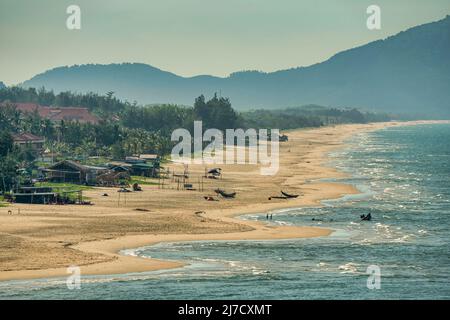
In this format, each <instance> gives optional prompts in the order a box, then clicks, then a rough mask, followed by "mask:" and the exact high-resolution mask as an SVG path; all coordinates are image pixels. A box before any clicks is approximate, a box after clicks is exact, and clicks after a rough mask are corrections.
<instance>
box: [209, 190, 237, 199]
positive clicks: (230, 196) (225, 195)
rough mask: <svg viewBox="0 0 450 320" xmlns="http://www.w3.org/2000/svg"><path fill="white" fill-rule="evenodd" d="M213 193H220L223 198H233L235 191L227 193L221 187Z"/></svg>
mask: <svg viewBox="0 0 450 320" xmlns="http://www.w3.org/2000/svg"><path fill="white" fill-rule="evenodd" d="M214 192H215V193H217V194H220V195H221V196H222V197H224V198H234V197H236V192H232V193H228V192H225V191H223V190H221V189H216V190H214Z"/></svg>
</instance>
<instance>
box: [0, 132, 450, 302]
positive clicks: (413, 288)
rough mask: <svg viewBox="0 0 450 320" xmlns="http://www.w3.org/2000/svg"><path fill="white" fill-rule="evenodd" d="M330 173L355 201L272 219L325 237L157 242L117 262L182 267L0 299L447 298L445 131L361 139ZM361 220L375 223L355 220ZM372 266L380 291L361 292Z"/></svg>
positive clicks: (3, 289) (28, 289)
mask: <svg viewBox="0 0 450 320" xmlns="http://www.w3.org/2000/svg"><path fill="white" fill-rule="evenodd" d="M330 165H335V166H337V167H338V168H340V169H341V170H343V171H346V172H348V173H349V174H350V176H351V177H350V178H348V179H343V180H340V182H342V181H343V182H346V183H351V184H354V185H355V186H357V187H358V188H359V190H361V194H358V195H352V196H345V197H343V198H341V199H337V200H332V201H324V202H323V204H324V205H323V206H322V207H317V208H302V209H286V210H280V211H275V212H273V220H272V221H271V222H270V223H273V224H289V225H311V226H323V227H328V228H332V229H333V230H334V233H333V234H332V235H331V236H329V237H322V238H315V239H303V240H289V241H287V240H283V241H214V242H205V241H198V242H186V243H164V244H159V245H156V246H152V247H146V248H139V249H134V250H127V251H126V252H124V253H125V254H134V255H139V256H143V257H153V258H160V259H169V260H181V261H184V262H186V263H187V264H188V265H187V266H186V267H183V268H178V269H173V270H166V271H158V272H149V273H140V274H127V275H117V276H116V275H113V276H111V275H108V276H100V277H99V276H85V277H82V282H81V289H80V290H69V289H68V288H67V286H66V282H65V281H66V280H65V279H41V280H32V281H8V282H0V299H449V298H450V237H449V232H450V125H448V124H436V125H420V126H404V127H394V128H388V129H383V130H379V131H375V132H371V133H363V134H359V135H357V136H355V137H353V138H352V139H351V140H350V141H349V145H348V147H347V148H345V149H343V150H340V151H338V152H335V153H333V154H332V161H331V163H330ZM368 212H371V213H372V216H373V220H372V221H370V222H368V221H364V222H362V221H360V219H359V216H360V215H361V214H366V213H368ZM242 218H243V219H257V220H261V221H265V213H262V214H261V215H247V216H243V217H242ZM313 219H314V220H313ZM372 265H375V266H377V267H378V268H379V270H380V272H381V275H380V288H379V289H369V288H368V286H367V281H368V277H369V274H368V273H367V268H368V267H369V266H372Z"/></svg>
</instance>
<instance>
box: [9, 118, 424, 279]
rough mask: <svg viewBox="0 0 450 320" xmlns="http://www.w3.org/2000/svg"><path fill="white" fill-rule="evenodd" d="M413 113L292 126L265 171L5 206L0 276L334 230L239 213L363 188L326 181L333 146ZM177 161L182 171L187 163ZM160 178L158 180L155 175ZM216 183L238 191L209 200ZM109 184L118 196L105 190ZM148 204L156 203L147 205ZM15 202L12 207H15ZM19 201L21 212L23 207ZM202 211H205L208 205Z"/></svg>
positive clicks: (198, 171) (139, 261)
mask: <svg viewBox="0 0 450 320" xmlns="http://www.w3.org/2000/svg"><path fill="white" fill-rule="evenodd" d="M418 123H423V122H421V121H416V122H408V123H396V122H389V123H376V124H367V125H362V124H356V125H339V126H335V127H331V126H330V127H324V128H318V129H304V130H296V131H291V132H289V133H288V135H289V141H288V142H285V143H281V144H280V170H279V171H278V173H277V175H275V176H262V175H260V171H259V167H258V166H256V165H221V166H220V167H221V168H222V169H223V178H222V179H219V180H213V179H205V180H204V191H203V192H200V191H179V190H176V189H177V183H176V182H172V181H171V180H166V181H165V188H164V189H159V188H158V185H157V184H155V185H144V186H143V192H133V193H129V194H127V195H126V196H125V195H124V194H121V198H120V200H119V193H118V192H117V189H115V188H93V189H92V190H89V191H86V192H85V193H84V195H85V196H87V197H88V198H89V199H90V201H92V202H93V203H94V204H95V205H93V206H75V205H70V206H69V205H67V206H44V205H22V204H13V205H10V206H8V207H0V280H12V279H29V278H44V277H55V276H66V275H67V272H66V270H67V267H69V266H71V265H76V266H80V267H81V272H82V274H119V273H131V272H143V271H151V270H157V269H162V268H175V267H180V266H182V264H181V263H176V262H168V261H159V260H155V259H144V258H138V257H131V256H122V255H120V254H118V251H120V250H122V249H127V248H137V247H141V246H144V245H151V244H155V243H158V242H164V241H189V240H245V239H247V240H250V239H254V240H256V239H258V240H263V239H288V238H304V237H319V236H327V235H329V234H330V233H331V232H332V230H329V229H324V228H315V227H292V226H277V227H275V226H268V225H266V224H262V223H258V222H254V221H242V220H239V219H236V218H234V216H236V215H240V214H244V213H264V212H267V211H270V210H274V209H281V208H287V207H301V206H311V205H318V204H319V203H320V200H323V199H332V198H338V197H341V196H342V195H344V194H353V193H357V192H358V191H357V190H356V189H355V188H354V187H353V186H351V185H345V184H341V183H330V182H320V181H318V180H319V179H323V178H339V177H343V176H344V174H343V173H341V172H338V171H337V170H336V169H334V168H332V167H329V166H327V165H326V161H327V153H328V152H330V151H332V150H333V149H336V148H339V147H342V146H343V145H344V141H345V140H346V139H347V138H349V137H350V136H352V135H354V134H356V133H359V132H367V131H371V130H376V129H381V128H384V127H388V126H396V125H405V124H408V125H414V124H418ZM169 167H170V168H171V170H175V171H176V172H178V173H182V172H183V166H182V165H180V164H170V165H169ZM204 172H205V166H204V165H190V166H189V175H190V181H189V183H192V184H193V187H194V188H197V189H198V187H199V184H198V181H199V179H200V177H201V176H202V175H204ZM153 181H154V182H155V183H157V180H153ZM217 187H220V188H223V189H225V190H227V191H235V192H237V197H236V199H220V201H217V202H216V201H206V200H205V199H204V198H203V197H204V196H205V195H211V196H215V194H214V192H213V190H214V189H215V188H217ZM280 190H284V191H287V192H290V193H301V194H302V195H301V196H300V197H299V198H297V199H290V200H282V199H272V200H269V199H268V198H269V197H270V196H271V195H277V194H279V192H280ZM104 193H107V194H108V195H109V196H108V197H104V196H102V195H103V194H104ZM136 209H145V210H148V211H138V210H136ZM9 210H11V211H12V212H13V215H8V211H9ZM19 210H20V214H18V212H19ZM200 211H201V212H202V213H199V212H200Z"/></svg>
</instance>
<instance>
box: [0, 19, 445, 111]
mask: <svg viewBox="0 0 450 320" xmlns="http://www.w3.org/2000/svg"><path fill="white" fill-rule="evenodd" d="M317 41H320V39H318V40H317ZM181 51H182V50H181ZM180 59H183V56H182V54H181V55H180ZM186 63H189V61H186ZM21 85H22V86H24V87H35V88H39V87H42V86H43V87H45V88H47V89H53V90H54V91H55V92H60V91H66V90H71V91H75V92H89V91H93V92H97V93H106V92H109V91H114V92H115V95H116V96H117V97H119V98H122V99H126V100H128V101H130V102H132V101H137V102H138V103H141V104H151V103H176V104H184V105H192V103H193V101H194V98H195V97H197V96H198V95H200V94H205V95H206V96H211V95H212V94H214V92H218V93H221V94H222V95H223V96H226V97H230V99H231V102H232V104H233V107H235V108H237V109H241V110H242V109H256V108H272V109H273V108H285V107H289V106H299V105H303V104H320V105H330V106H336V107H357V108H365V109H370V110H379V111H389V112H396V113H420V114H427V115H440V116H445V117H450V16H447V17H446V18H444V19H443V20H440V21H437V22H432V23H428V24H424V25H421V26H417V27H414V28H411V29H409V30H407V31H404V32H400V33H398V34H397V35H395V36H391V37H389V38H387V39H385V40H378V41H374V42H371V43H369V44H366V45H364V46H360V47H357V48H353V49H350V50H347V51H343V52H340V53H338V54H336V55H335V56H333V57H331V58H330V59H329V60H327V61H325V62H322V63H318V64H315V65H312V66H309V67H301V68H295V69H290V70H282V71H277V72H272V73H262V72H256V71H249V72H237V73H234V74H231V75H230V76H229V77H226V78H220V77H214V76H206V75H205V76H196V77H189V78H186V77H180V76H178V75H175V74H173V73H170V72H166V71H162V70H160V69H157V68H155V67H152V66H150V65H146V64H138V63H134V64H129V63H124V64H109V65H94V64H89V65H81V66H72V67H59V68H55V69H52V70H49V71H46V72H44V73H42V74H39V75H36V76H35V77H33V78H32V79H30V80H28V81H25V82H24V83H23V84H21ZM0 86H1V85H0Z"/></svg>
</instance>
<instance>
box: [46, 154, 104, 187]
mask: <svg viewBox="0 0 450 320" xmlns="http://www.w3.org/2000/svg"><path fill="white" fill-rule="evenodd" d="M42 171H43V172H44V173H45V174H46V177H47V180H48V181H50V182H59V183H75V184H85V185H95V184H96V183H97V176H99V175H102V174H105V173H107V172H108V169H107V168H103V167H94V166H86V165H82V164H80V163H78V162H75V161H71V160H64V161H61V162H58V163H56V164H54V165H52V166H50V167H49V168H46V169H43V170H42Z"/></svg>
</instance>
